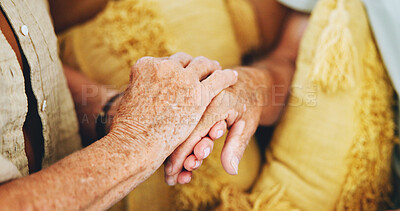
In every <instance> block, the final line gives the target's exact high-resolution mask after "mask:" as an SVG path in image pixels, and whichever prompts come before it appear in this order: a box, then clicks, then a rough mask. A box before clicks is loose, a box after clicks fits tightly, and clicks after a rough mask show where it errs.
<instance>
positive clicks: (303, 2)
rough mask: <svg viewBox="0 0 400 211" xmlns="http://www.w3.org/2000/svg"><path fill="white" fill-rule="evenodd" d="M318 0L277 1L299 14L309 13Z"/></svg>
mask: <svg viewBox="0 0 400 211" xmlns="http://www.w3.org/2000/svg"><path fill="white" fill-rule="evenodd" d="M317 1H318V0H278V2H279V3H281V4H283V5H285V6H287V7H289V8H291V9H293V10H296V11H299V12H304V13H311V11H312V9H313V8H314V6H315V4H316V3H317Z"/></svg>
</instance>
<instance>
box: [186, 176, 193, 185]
mask: <svg viewBox="0 0 400 211" xmlns="http://www.w3.org/2000/svg"><path fill="white" fill-rule="evenodd" d="M190 180H192V178H191V177H187V178H185V179H184V182H185V184H188V183H189V182H190Z"/></svg>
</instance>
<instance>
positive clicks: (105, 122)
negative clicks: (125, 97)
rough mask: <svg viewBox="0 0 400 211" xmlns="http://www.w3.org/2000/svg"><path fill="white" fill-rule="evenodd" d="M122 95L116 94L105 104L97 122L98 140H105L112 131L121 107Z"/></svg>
mask: <svg viewBox="0 0 400 211" xmlns="http://www.w3.org/2000/svg"><path fill="white" fill-rule="evenodd" d="M121 96H122V93H117V94H114V95H113V96H112V97H109V98H108V99H107V101H106V103H104V104H103V106H102V108H101V110H100V112H99V114H98V116H97V118H96V122H95V130H96V131H95V132H96V136H97V139H101V138H103V137H104V136H105V135H106V134H108V132H109V131H110V128H111V124H112V120H113V118H114V115H115V114H116V112H117V109H118V107H119V102H120V99H121Z"/></svg>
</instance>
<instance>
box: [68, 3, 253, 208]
mask: <svg viewBox="0 0 400 211" xmlns="http://www.w3.org/2000/svg"><path fill="white" fill-rule="evenodd" d="M255 21H256V19H255V14H254V13H253V10H252V8H251V6H250V5H249V4H248V2H247V0H200V1H199V0H185V1H175V0H119V1H110V3H109V4H108V6H107V7H106V8H105V10H104V11H103V12H102V13H101V14H99V15H98V16H97V17H96V18H95V19H93V20H92V21H90V22H88V23H86V24H84V25H82V26H80V27H77V28H75V29H73V30H71V31H70V32H68V33H66V34H64V35H62V36H61V37H60V40H61V41H60V48H61V57H62V59H63V61H64V62H65V63H66V64H68V65H70V66H73V67H75V68H77V69H80V70H82V72H83V73H84V74H85V75H87V76H88V77H89V78H91V79H93V80H95V81H97V82H99V83H102V84H108V85H115V86H117V87H118V88H123V86H124V85H126V84H127V83H128V79H129V72H130V67H131V66H132V65H133V64H134V63H135V62H136V60H137V59H139V58H140V57H143V56H155V57H162V56H169V55H171V54H173V53H175V52H179V51H181V52H186V53H189V54H190V55H192V56H206V57H208V58H210V59H214V60H218V61H219V62H220V64H221V66H223V67H230V66H237V65H240V63H241V56H242V54H243V53H245V52H247V51H250V50H252V49H253V48H255V47H256V46H257V45H258V44H259V42H260V38H259V35H258V34H259V32H258V28H257V23H256V22H255ZM224 140H225V138H221V139H220V140H217V141H216V142H215V146H214V152H213V153H211V155H210V157H209V158H207V159H206V160H205V162H204V163H203V165H202V167H201V168H200V169H198V170H196V172H195V173H194V178H193V180H192V182H191V183H190V184H187V185H185V186H176V187H169V186H167V185H166V184H165V183H164V176H163V175H164V174H163V169H162V168H161V169H159V170H158V171H157V172H156V173H155V174H154V175H153V176H151V177H150V178H149V179H148V180H147V181H146V182H145V183H143V184H141V185H140V186H138V187H137V188H136V189H135V191H133V192H132V193H131V194H130V195H129V196H128V197H127V198H125V199H124V200H123V202H121V203H119V204H118V205H116V206H115V207H114V208H113V209H112V210H177V209H185V210H188V209H190V210H196V209H198V208H205V207H212V206H215V205H216V204H217V203H218V202H219V199H220V196H219V194H220V192H221V189H222V187H224V186H229V187H231V188H234V189H238V190H240V191H244V190H248V189H249V188H250V187H251V185H252V184H253V183H254V181H255V179H256V177H257V174H258V172H259V167H260V153H259V151H258V148H257V146H256V143H255V142H254V141H251V142H250V145H249V147H248V149H247V150H246V153H245V155H244V157H243V159H242V161H241V163H240V167H239V175H238V176H230V175H228V174H227V173H225V172H224V170H223V168H222V165H221V164H220V152H221V149H222V147H223V143H224ZM228 184H230V185H228Z"/></svg>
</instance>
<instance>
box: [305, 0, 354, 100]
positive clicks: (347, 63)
mask: <svg viewBox="0 0 400 211" xmlns="http://www.w3.org/2000/svg"><path fill="white" fill-rule="evenodd" d="M349 19H350V18H349V13H348V11H347V10H346V8H345V5H344V0H339V1H338V3H337V6H336V9H335V10H333V11H332V13H331V14H330V17H329V24H328V26H327V27H326V28H325V29H324V30H323V31H322V33H321V36H320V38H319V40H318V43H317V47H316V52H315V58H314V60H313V64H312V69H311V71H310V72H309V74H308V78H309V79H310V80H311V81H312V82H313V83H315V84H317V85H318V86H319V87H320V88H321V89H322V91H324V92H325V93H334V92H336V91H338V90H340V89H346V88H349V87H352V86H354V82H355V73H356V72H357V71H358V69H359V66H360V64H359V61H358V60H359V58H358V53H357V50H356V47H355V45H354V42H353V36H352V33H351V31H350V29H349V28H348V26H349Z"/></svg>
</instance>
